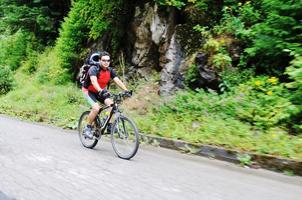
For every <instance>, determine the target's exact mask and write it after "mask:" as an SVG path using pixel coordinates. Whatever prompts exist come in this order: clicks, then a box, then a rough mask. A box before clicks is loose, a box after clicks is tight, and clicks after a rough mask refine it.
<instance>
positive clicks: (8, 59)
mask: <svg viewBox="0 0 302 200" xmlns="http://www.w3.org/2000/svg"><path fill="white" fill-rule="evenodd" d="M1 37H2V38H1V40H0V65H6V66H9V67H10V68H11V69H12V70H16V69H17V68H18V67H19V66H20V63H21V62H23V61H24V60H26V56H28V55H29V54H31V53H32V52H33V48H36V49H39V44H37V42H36V39H35V37H34V36H33V35H32V34H30V33H28V32H24V31H22V30H19V31H17V32H16V33H14V34H13V35H1ZM34 46H35V47H34Z"/></svg>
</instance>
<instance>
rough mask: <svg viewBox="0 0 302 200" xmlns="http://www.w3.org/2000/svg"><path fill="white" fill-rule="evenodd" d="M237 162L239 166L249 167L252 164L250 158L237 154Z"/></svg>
mask: <svg viewBox="0 0 302 200" xmlns="http://www.w3.org/2000/svg"><path fill="white" fill-rule="evenodd" d="M237 158H238V160H239V161H240V164H241V165H250V164H252V160H251V158H252V157H251V156H250V155H249V154H238V155H237Z"/></svg>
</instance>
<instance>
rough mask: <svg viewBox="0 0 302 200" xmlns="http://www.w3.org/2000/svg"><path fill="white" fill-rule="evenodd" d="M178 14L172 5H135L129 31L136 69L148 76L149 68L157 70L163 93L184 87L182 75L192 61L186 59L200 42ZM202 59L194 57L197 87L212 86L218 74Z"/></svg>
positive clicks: (166, 93)
mask: <svg viewBox="0 0 302 200" xmlns="http://www.w3.org/2000/svg"><path fill="white" fill-rule="evenodd" d="M181 15H182V13H180V11H178V10H177V9H175V8H173V7H159V6H158V5H157V4H154V3H150V2H147V3H145V4H143V5H138V6H136V7H135V11H134V16H133V20H132V22H131V29H130V32H129V33H128V35H130V36H131V37H130V38H131V39H130V41H131V42H130V46H131V49H132V50H131V57H132V60H131V62H132V64H133V65H134V68H135V70H136V71H137V72H138V73H139V74H140V75H141V76H148V75H149V74H150V73H151V72H152V70H156V71H158V72H160V74H161V80H160V89H159V93H160V95H164V96H166V95H171V94H173V93H174V92H175V91H177V90H178V89H181V88H183V87H184V81H183V80H184V75H185V73H186V70H187V68H188V66H189V65H190V64H192V63H190V62H189V61H190V58H191V57H192V56H191V54H192V53H193V52H196V50H197V49H198V48H200V46H201V43H202V41H199V39H198V38H200V35H197V34H198V33H196V32H195V31H193V28H192V26H190V25H188V24H186V23H185V22H184V21H181ZM195 38H197V39H195ZM194 48H195V49H194ZM197 55H198V54H197ZM202 59H206V57H202V56H199V57H197V58H196V62H198V67H199V73H200V76H201V79H200V80H198V83H199V84H198V87H209V88H212V89H215V87H216V86H215V85H217V76H216V74H215V73H214V72H213V71H211V70H210V69H208V68H207V66H206V64H205V63H202V62H204V61H201V60H202ZM207 84H208V85H209V86H207Z"/></svg>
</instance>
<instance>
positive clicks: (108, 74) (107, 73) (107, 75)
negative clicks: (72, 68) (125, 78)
mask: <svg viewBox="0 0 302 200" xmlns="http://www.w3.org/2000/svg"><path fill="white" fill-rule="evenodd" d="M88 75H89V77H91V76H96V77H97V81H98V84H99V85H100V87H101V88H102V89H104V88H105V87H106V86H107V85H108V83H109V81H110V80H111V79H114V78H115V77H117V76H116V73H115V71H114V70H113V69H112V68H111V67H108V69H107V70H104V69H102V68H101V67H99V66H95V65H94V66H92V67H90V69H89V71H88ZM84 87H85V88H87V89H88V90H89V91H91V92H95V93H97V90H96V89H95V88H94V87H93V85H92V84H91V80H90V78H88V81H87V82H85V83H84Z"/></svg>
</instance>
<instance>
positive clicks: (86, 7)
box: [56, 0, 122, 73]
mask: <svg viewBox="0 0 302 200" xmlns="http://www.w3.org/2000/svg"><path fill="white" fill-rule="evenodd" d="M121 3H122V1H120V0H114V1H108V0H102V1H99V0H91V1H85V0H79V1H73V3H72V7H71V10H70V12H69V13H68V16H67V17H66V18H65V19H64V23H63V24H62V28H61V30H60V36H59V38H58V40H57V44H56V51H57V52H58V55H59V57H60V60H61V63H60V65H61V66H62V67H63V68H64V69H67V70H68V71H69V72H71V73H73V72H74V70H73V67H74V65H75V63H77V62H78V61H79V60H80V58H79V54H80V53H81V52H82V51H83V49H84V47H85V45H86V43H87V40H88V39H97V38H100V37H101V36H103V34H104V33H105V31H108V30H113V29H114V28H113V27H111V26H109V25H110V24H111V23H112V21H113V20H114V19H115V17H116V15H117V14H113V13H117V12H118V9H119V8H120V6H121Z"/></svg>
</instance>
